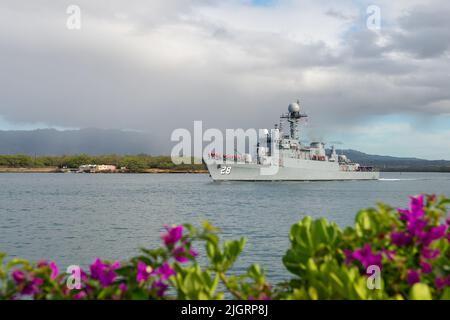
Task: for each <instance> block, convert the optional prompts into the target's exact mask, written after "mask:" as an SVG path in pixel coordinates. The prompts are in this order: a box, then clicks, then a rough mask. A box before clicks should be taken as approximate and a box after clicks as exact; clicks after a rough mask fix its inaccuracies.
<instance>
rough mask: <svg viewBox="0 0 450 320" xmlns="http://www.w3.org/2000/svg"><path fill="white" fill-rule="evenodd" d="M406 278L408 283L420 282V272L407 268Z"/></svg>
mask: <svg viewBox="0 0 450 320" xmlns="http://www.w3.org/2000/svg"><path fill="white" fill-rule="evenodd" d="M406 279H407V281H408V283H409V284H410V285H413V284H415V283H417V282H420V273H419V272H418V271H416V270H408V274H407V275H406Z"/></svg>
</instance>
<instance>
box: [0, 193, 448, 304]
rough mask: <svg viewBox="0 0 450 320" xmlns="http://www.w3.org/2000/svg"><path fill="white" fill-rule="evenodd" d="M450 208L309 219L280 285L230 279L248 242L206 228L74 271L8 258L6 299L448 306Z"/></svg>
mask: <svg viewBox="0 0 450 320" xmlns="http://www.w3.org/2000/svg"><path fill="white" fill-rule="evenodd" d="M448 204H450V199H447V198H445V197H443V196H439V197H438V196H436V195H424V194H420V195H418V196H412V197H411V198H410V202H409V206H408V207H407V208H399V209H394V208H392V207H390V206H388V205H386V204H382V203H379V204H378V206H377V207H376V208H369V209H362V210H360V211H359V212H358V213H357V215H356V217H355V223H354V225H353V226H348V227H346V228H345V229H342V228H340V227H339V226H338V225H337V224H336V223H334V222H330V221H328V220H327V219H325V218H321V219H313V218H312V217H310V216H306V217H304V218H303V220H301V221H299V222H298V223H296V224H294V225H292V227H291V230H290V233H289V240H290V246H289V247H288V248H287V250H286V251H285V254H284V256H283V258H282V260H281V261H280V262H281V263H282V264H283V265H284V267H285V268H286V269H287V270H288V271H289V272H290V276H288V277H286V278H285V279H284V281H282V282H280V283H269V282H268V281H267V278H266V274H265V268H264V267H263V266H260V265H259V264H256V263H253V264H251V265H249V266H248V268H247V269H246V271H240V272H238V273H236V272H231V270H232V267H233V265H234V264H235V262H236V261H237V260H238V258H239V257H240V256H241V254H242V252H243V251H244V248H245V244H246V238H240V239H238V240H226V241H221V239H220V237H219V231H220V230H218V229H217V228H215V227H214V226H212V225H211V224H209V223H208V222H204V223H203V228H196V227H194V226H193V225H191V224H184V225H172V226H168V225H166V226H165V229H166V230H165V232H164V233H162V234H161V240H162V244H161V246H160V247H159V248H158V247H157V248H153V249H146V248H145V249H144V248H142V249H141V254H140V255H138V256H135V257H133V258H131V259H129V260H121V261H119V260H117V261H105V260H102V259H101V258H96V259H95V261H94V262H93V263H92V264H91V265H90V267H89V268H85V269H84V270H83V269H81V267H79V266H72V267H75V268H74V269H71V271H68V273H64V271H62V270H60V269H59V268H58V265H57V264H56V262H54V261H45V260H40V261H38V262H36V263H34V262H29V261H27V260H25V259H19V258H13V259H12V260H10V261H9V259H5V258H6V254H4V253H1V252H0V300H18V299H19V300H20V299H35V300H104V299H106V300H122V299H123V300H135V299H136V300H155V299H156V300H174V299H175V300H223V299H229V298H227V297H231V299H238V300H269V299H270V300H330V299H331V300H405V299H411V300H432V299H435V300H450V264H449V247H450V246H449V244H450V231H449V230H450V229H449V225H450V216H449V215H448ZM199 245H203V246H204V248H205V250H204V251H202V252H205V253H206V257H205V258H206V262H203V263H200V262H199V260H198V259H197V257H198V256H199V255H200V254H202V255H204V254H205V253H200V251H198V248H199ZM7 260H8V261H7ZM219 284H220V285H219Z"/></svg>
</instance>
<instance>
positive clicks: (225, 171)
mask: <svg viewBox="0 0 450 320" xmlns="http://www.w3.org/2000/svg"><path fill="white" fill-rule="evenodd" d="M230 173H231V167H222V168H221V169H220V174H222V175H224V174H230Z"/></svg>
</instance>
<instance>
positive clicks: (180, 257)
mask: <svg viewBox="0 0 450 320" xmlns="http://www.w3.org/2000/svg"><path fill="white" fill-rule="evenodd" d="M172 254H173V257H174V258H175V260H176V261H178V262H180V263H186V262H188V261H189V259H188V257H186V255H185V254H186V249H185V248H184V247H177V248H175V249H174V250H173V251H172Z"/></svg>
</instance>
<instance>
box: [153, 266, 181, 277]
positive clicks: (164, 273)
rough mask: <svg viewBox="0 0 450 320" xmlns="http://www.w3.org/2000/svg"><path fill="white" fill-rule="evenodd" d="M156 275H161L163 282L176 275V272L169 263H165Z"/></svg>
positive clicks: (156, 271)
mask: <svg viewBox="0 0 450 320" xmlns="http://www.w3.org/2000/svg"><path fill="white" fill-rule="evenodd" d="M154 273H155V274H157V275H159V277H160V279H161V280H167V279H169V278H170V277H171V276H174V275H176V272H175V270H174V269H172V267H171V266H170V265H169V264H168V263H167V262H164V263H163V264H162V265H161V266H160V267H158V268H157V269H156V270H155V271H154Z"/></svg>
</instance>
